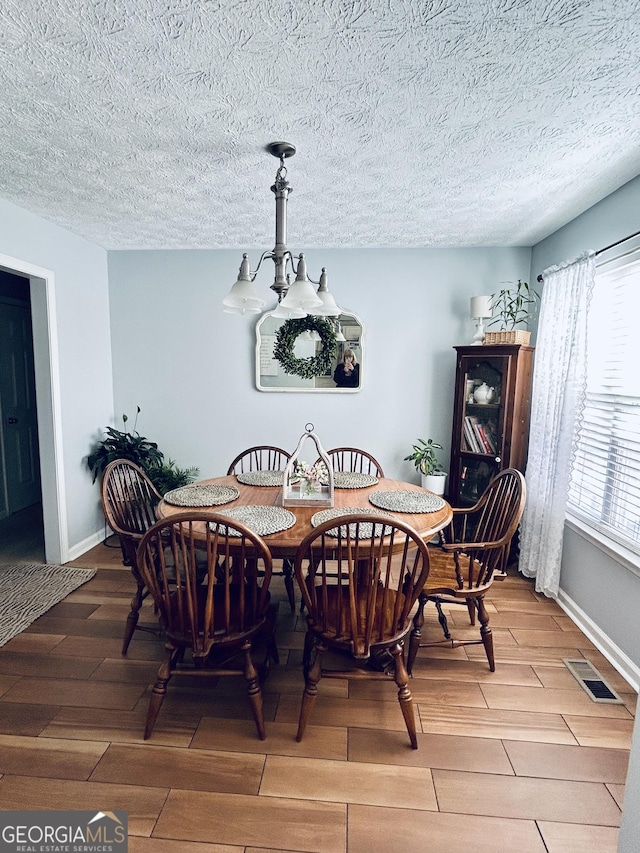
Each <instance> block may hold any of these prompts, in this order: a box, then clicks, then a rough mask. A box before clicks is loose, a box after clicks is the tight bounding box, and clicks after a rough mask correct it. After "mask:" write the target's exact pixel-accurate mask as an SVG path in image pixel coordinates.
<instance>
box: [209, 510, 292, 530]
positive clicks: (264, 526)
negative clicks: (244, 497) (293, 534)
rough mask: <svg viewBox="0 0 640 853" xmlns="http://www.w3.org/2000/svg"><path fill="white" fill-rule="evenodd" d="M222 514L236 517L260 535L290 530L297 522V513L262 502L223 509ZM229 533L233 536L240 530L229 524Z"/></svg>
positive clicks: (232, 517)
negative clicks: (264, 504) (262, 503)
mask: <svg viewBox="0 0 640 853" xmlns="http://www.w3.org/2000/svg"><path fill="white" fill-rule="evenodd" d="M221 515H225V516H227V517H228V518H231V519H234V518H235V519H236V521H240V522H242V524H245V525H246V526H247V527H248V528H250V529H251V530H253V532H254V533H257V534H258V535H259V536H268V535H269V534H270V533H279V532H280V531H281V530H288V529H289V528H290V527H293V525H294V524H295V523H296V517H295V515H294V514H293V513H292V512H290V511H289V510H288V509H285V508H284V507H281V506H262V505H261V504H256V505H249V506H234V507H231V509H227V510H223V511H222V512H221ZM228 530H229V535H230V536H233V535H234V534H237V533H238V531H237V530H235V528H233V527H232V526H231V525H229V528H228Z"/></svg>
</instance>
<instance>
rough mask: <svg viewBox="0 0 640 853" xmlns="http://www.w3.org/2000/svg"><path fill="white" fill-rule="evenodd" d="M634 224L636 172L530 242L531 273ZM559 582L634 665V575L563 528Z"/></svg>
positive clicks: (639, 202)
mask: <svg viewBox="0 0 640 853" xmlns="http://www.w3.org/2000/svg"><path fill="white" fill-rule="evenodd" d="M638 230H640V178H635V179H634V180H633V181H630V182H629V183H628V184H625V185H624V186H623V187H621V188H620V189H619V190H617V191H616V192H615V193H612V194H611V195H610V196H607V198H605V199H603V200H602V201H601V202H600V203H599V204H596V205H594V206H593V207H591V208H590V209H589V210H587V211H586V212H585V213H583V214H582V215H581V216H578V217H577V218H576V219H574V220H573V221H572V222H570V223H568V225H566V226H565V227H564V228H561V229H560V230H559V231H556V232H555V234H552V235H551V236H550V237H549V238H547V239H546V240H544V241H543V242H542V243H539V244H538V245H537V246H535V247H534V249H533V253H532V267H531V268H532V276H533V275H534V274H535V275H537V274H538V273H540V272H542V271H543V270H544V269H545V268H546V267H548V266H551V265H553V264H557V263H560V262H561V261H564V260H570V259H572V258H574V257H576V256H577V255H579V254H580V253H581V252H583V251H586V250H588V249H594V250H595V251H597V250H598V249H602V248H605V247H606V246H608V245H610V244H611V243H614V242H616V241H618V240H622V239H624V238H625V237H628V236H629V235H631V234H633V233H635V232H636V231H638ZM560 587H561V589H562V590H564V591H565V592H566V593H567V594H568V595H569V596H570V597H571V598H572V599H573V601H574V602H575V603H576V604H577V605H578V606H579V607H580V608H581V609H582V610H583V611H584V612H585V613H586V615H587V616H588V617H589V618H590V619H591V620H592V621H593V622H594V623H595V624H596V625H598V626H599V627H600V629H601V630H602V631H603V632H604V633H605V634H606V635H607V636H608V637H609V638H610V639H611V640H613V642H614V643H615V644H616V645H617V646H618V647H619V648H620V649H621V650H622V651H623V652H624V653H625V654H627V655H628V656H629V657H630V658H631V660H632V661H633V662H634V663H635V665H636V666H638V667H640V633H639V632H638V629H637V619H638V617H637V612H638V602H639V601H640V578H639V577H637V576H636V575H633V574H631V573H630V572H629V571H628V570H626V569H624V568H622V567H621V566H620V564H618V563H617V562H615V561H614V560H613V559H612V558H611V557H610V556H608V555H607V554H605V553H603V552H602V551H601V550H599V549H597V548H596V547H595V546H593V545H592V544H589V543H588V542H586V541H585V540H584V539H583V538H582V537H581V536H580V534H579V533H576V532H575V531H573V530H568V529H567V530H566V535H565V546H564V551H563V557H562V573H561V576H560Z"/></svg>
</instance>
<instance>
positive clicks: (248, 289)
mask: <svg viewBox="0 0 640 853" xmlns="http://www.w3.org/2000/svg"><path fill="white" fill-rule="evenodd" d="M266 304H267V303H266V300H264V299H262V298H261V297H260V295H259V294H258V291H257V290H256V289H255V287H254V286H253V282H252V281H251V274H250V267H249V260H248V258H247V256H246V255H243V257H242V263H241V264H240V272H239V273H238V280H237V281H236V283H235V284H234V285H233V287H232V288H231V290H230V291H229V293H228V294H227V295H226V296H225V298H224V299H223V300H222V306H223V309H224V311H226V313H228V314H259V313H260V312H261V311H262V309H263V308H264V306H265V305H266Z"/></svg>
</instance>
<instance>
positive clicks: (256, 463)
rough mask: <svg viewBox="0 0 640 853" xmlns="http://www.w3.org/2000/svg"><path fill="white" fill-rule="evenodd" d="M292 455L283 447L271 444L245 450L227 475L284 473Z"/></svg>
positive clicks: (235, 460) (238, 456)
mask: <svg viewBox="0 0 640 853" xmlns="http://www.w3.org/2000/svg"><path fill="white" fill-rule="evenodd" d="M290 458H291V454H290V453H288V452H287V451H286V450H283V449H282V448H281V447H273V446H272V445H269V444H262V445H257V446H256V447H249V448H248V449H247V450H243V451H242V453H239V454H238V455H237V456H236V458H235V459H234V460H233V462H232V463H231V465H229V470H228V471H227V475H231V474H242V473H244V472H245V471H284V469H285V468H286V467H287V462H288V461H289V459H290Z"/></svg>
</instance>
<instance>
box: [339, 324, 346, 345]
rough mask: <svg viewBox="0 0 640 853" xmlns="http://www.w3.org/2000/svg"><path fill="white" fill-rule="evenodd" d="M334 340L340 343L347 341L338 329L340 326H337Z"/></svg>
mask: <svg viewBox="0 0 640 853" xmlns="http://www.w3.org/2000/svg"><path fill="white" fill-rule="evenodd" d="M336 340H337V341H341V342H342V341H346V340H347V339H346V338H345V336H344V335H343V334H342V329H341V328H340V326H338V332H337V334H336Z"/></svg>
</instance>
